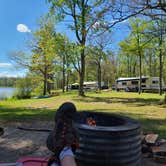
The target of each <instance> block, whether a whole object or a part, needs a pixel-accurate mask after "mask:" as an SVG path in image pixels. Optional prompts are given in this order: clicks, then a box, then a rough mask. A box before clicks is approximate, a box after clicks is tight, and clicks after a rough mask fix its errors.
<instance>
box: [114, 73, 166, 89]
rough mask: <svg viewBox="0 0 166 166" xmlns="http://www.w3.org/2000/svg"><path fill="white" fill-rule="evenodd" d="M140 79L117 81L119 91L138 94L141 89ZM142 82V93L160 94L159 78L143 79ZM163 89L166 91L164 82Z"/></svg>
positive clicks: (120, 79)
mask: <svg viewBox="0 0 166 166" xmlns="http://www.w3.org/2000/svg"><path fill="white" fill-rule="evenodd" d="M139 81H140V78H139V77H128V78H118V79H117V80H116V89H117V91H121V90H124V91H134V92H137V91H138V89H139ZM141 81H142V91H145V92H158V90H159V87H160V85H159V77H145V76H143V77H142V78H141ZM162 87H163V89H165V84H164V81H163V80H162Z"/></svg>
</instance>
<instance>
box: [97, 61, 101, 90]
mask: <svg viewBox="0 0 166 166" xmlns="http://www.w3.org/2000/svg"><path fill="white" fill-rule="evenodd" d="M97 77H98V89H99V90H101V60H100V59H99V61H98V72H97Z"/></svg>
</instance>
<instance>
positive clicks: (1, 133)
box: [0, 127, 4, 136]
mask: <svg viewBox="0 0 166 166" xmlns="http://www.w3.org/2000/svg"><path fill="white" fill-rule="evenodd" d="M3 134H4V130H3V128H2V127H0V136H1V135H3Z"/></svg>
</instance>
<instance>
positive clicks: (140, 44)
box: [120, 18, 153, 94]
mask: <svg viewBox="0 0 166 166" xmlns="http://www.w3.org/2000/svg"><path fill="white" fill-rule="evenodd" d="M130 24H131V33H130V35H129V37H128V38H127V41H126V40H125V41H124V42H121V43H120V47H121V48H122V49H123V50H124V51H126V52H128V53H129V54H131V53H133V54H136V55H137V56H138V58H139V77H140V79H139V94H140V93H141V92H142V58H143V56H144V51H145V49H147V48H148V47H149V45H148V44H149V42H150V41H151V40H152V39H153V37H152V36H151V37H150V38H149V36H148V37H147V36H145V33H146V31H147V30H148V26H149V24H148V23H147V21H145V20H143V21H141V20H140V19H139V18H136V19H135V20H134V19H133V20H131V22H130Z"/></svg>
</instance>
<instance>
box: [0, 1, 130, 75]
mask: <svg viewBox="0 0 166 166" xmlns="http://www.w3.org/2000/svg"><path fill="white" fill-rule="evenodd" d="M48 10H49V4H46V3H45V0H0V77H2V76H22V75H24V73H25V70H23V69H16V68H15V67H14V66H13V65H12V63H11V61H10V58H9V53H10V52H11V51H13V50H19V49H21V48H22V47H24V46H25V42H26V40H27V38H28V36H29V35H30V33H31V32H32V31H34V30H35V29H36V28H37V21H38V20H39V18H40V16H41V15H43V14H46V13H47V12H48ZM123 24H125V23H122V24H120V25H118V26H117V27H115V28H114V30H115V31H114V36H113V37H112V40H113V44H112V46H111V48H112V49H113V50H117V42H119V41H120V40H122V39H123V38H124V37H125V36H126V34H127V29H126V28H125V27H124V25H123ZM57 29H58V31H61V32H65V31H67V27H66V28H64V25H59V26H58V28H57ZM68 32H69V31H68ZM68 34H69V33H67V35H68ZM70 36H71V34H70ZM70 36H69V37H70Z"/></svg>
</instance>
